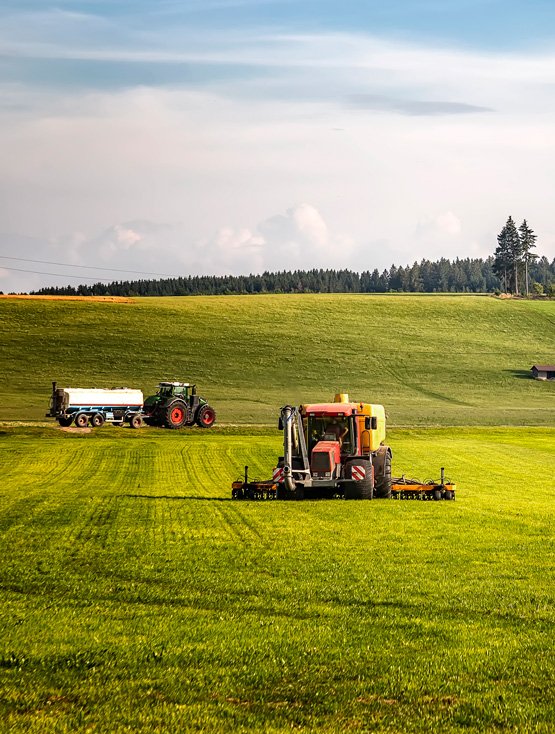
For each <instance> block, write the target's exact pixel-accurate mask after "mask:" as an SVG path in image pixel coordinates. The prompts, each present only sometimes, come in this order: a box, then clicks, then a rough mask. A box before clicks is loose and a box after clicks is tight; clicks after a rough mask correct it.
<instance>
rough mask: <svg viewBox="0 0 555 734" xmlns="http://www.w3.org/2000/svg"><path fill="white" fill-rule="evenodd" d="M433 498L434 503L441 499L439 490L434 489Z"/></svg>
mask: <svg viewBox="0 0 555 734" xmlns="http://www.w3.org/2000/svg"><path fill="white" fill-rule="evenodd" d="M433 498H434V500H436V501H437V500H440V499H441V489H434V493H433Z"/></svg>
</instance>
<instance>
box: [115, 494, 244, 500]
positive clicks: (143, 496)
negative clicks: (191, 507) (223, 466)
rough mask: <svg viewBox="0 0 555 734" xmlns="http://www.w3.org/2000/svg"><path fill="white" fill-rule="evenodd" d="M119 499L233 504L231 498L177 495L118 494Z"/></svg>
mask: <svg viewBox="0 0 555 734" xmlns="http://www.w3.org/2000/svg"><path fill="white" fill-rule="evenodd" d="M117 497H126V498H128V499H134V500H180V501H182V502H187V501H193V502H233V501H236V500H232V498H231V497H194V496H191V495H183V496H181V495H176V494H118V495H117Z"/></svg>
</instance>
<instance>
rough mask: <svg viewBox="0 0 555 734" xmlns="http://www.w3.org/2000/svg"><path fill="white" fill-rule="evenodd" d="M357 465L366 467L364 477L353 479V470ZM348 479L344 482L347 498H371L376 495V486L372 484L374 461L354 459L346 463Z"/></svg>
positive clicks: (362, 467)
mask: <svg viewBox="0 0 555 734" xmlns="http://www.w3.org/2000/svg"><path fill="white" fill-rule="evenodd" d="M355 467H360V468H361V469H364V474H365V477H364V479H360V480H358V481H357V480H354V479H352V478H351V477H352V472H353V469H354V468H355ZM345 474H346V475H347V478H346V480H345V481H344V482H343V490H344V492H345V499H346V500H371V499H372V497H373V496H374V487H373V484H372V463H371V462H370V461H368V460H367V459H353V460H352V461H349V462H348V463H347V464H346V465H345Z"/></svg>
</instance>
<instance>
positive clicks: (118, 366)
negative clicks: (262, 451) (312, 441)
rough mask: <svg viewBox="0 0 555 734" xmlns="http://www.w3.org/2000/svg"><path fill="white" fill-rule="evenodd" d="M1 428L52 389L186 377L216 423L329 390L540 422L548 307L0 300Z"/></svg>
mask: <svg viewBox="0 0 555 734" xmlns="http://www.w3.org/2000/svg"><path fill="white" fill-rule="evenodd" d="M0 339H1V343H2V351H1V354H0V371H1V373H2V375H3V376H4V378H3V380H2V385H1V387H0V404H1V407H0V419H1V420H22V419H25V420H37V419H42V418H43V416H44V413H45V410H46V408H47V404H48V398H49V394H50V383H51V380H53V379H55V380H58V382H59V383H60V384H62V385H72V386H97V387H112V386H119V385H129V386H133V387H141V388H142V389H143V390H144V391H145V393H150V392H152V390H153V388H154V386H155V385H156V383H157V382H158V381H159V380H161V379H184V380H191V381H195V382H196V383H197V384H198V386H199V392H200V393H201V394H202V395H205V396H206V397H208V398H209V400H210V401H211V402H212V403H213V404H214V406H215V407H216V409H217V410H218V417H219V420H220V421H223V422H239V423H241V422H243V423H249V422H250V423H268V424H271V423H273V422H274V420H275V418H276V415H277V410H278V408H279V407H280V406H281V405H283V404H284V403H285V402H293V403H298V402H300V401H302V400H306V399H311V400H319V399H329V398H330V397H331V396H333V394H334V393H335V392H337V391H339V390H342V391H348V392H349V393H350V395H351V396H352V397H353V398H354V399H364V400H369V401H374V402H381V403H384V404H385V405H386V406H387V410H388V413H389V419H390V423H392V424H395V425H427V424H437V425H480V424H489V425H498V424H509V425H522V424H529V425H546V424H553V422H554V419H555V384H554V383H538V382H535V381H533V380H531V379H529V378H528V375H529V368H530V366H531V365H532V364H533V363H534V362H545V361H555V302H538V301H531V302H525V301H518V302H516V301H501V300H498V299H495V298H490V297H477V296H425V295H424V296H416V295H414V296H412V295H410V296H409V295H405V296H401V295H398V296H396V295H385V296H367V295H300V296H296V295H282V296H279V295H265V296H250V297H249V296H229V297H225V296H224V297H189V298H144V299H136V300H135V301H134V302H132V303H103V302H83V301H78V302H70V301H44V300H41V301H34V300H11V299H2V300H0Z"/></svg>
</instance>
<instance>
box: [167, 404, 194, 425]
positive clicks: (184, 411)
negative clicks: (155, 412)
mask: <svg viewBox="0 0 555 734" xmlns="http://www.w3.org/2000/svg"><path fill="white" fill-rule="evenodd" d="M188 417H189V410H188V408H187V406H186V405H185V403H184V402H183V400H174V402H173V403H171V404H170V405H168V407H167V408H166V411H165V414H164V425H165V426H166V428H182V427H183V426H184V425H185V423H187V419H188Z"/></svg>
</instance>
